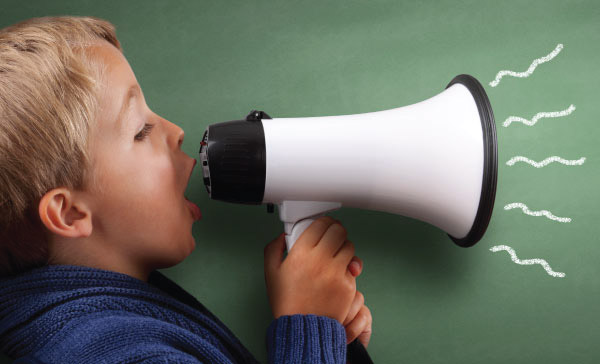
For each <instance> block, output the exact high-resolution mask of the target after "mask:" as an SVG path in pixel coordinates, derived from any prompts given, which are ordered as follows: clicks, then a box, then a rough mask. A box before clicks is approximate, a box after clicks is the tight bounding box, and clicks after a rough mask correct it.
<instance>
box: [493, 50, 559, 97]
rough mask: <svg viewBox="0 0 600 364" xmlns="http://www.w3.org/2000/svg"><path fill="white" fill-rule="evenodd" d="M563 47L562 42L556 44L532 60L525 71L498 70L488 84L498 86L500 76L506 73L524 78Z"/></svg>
mask: <svg viewBox="0 0 600 364" xmlns="http://www.w3.org/2000/svg"><path fill="white" fill-rule="evenodd" d="M562 49H563V45H562V44H558V45H557V46H556V48H554V50H553V51H552V52H551V53H550V54H548V55H547V56H544V57H541V58H538V59H536V60H534V61H533V62H532V63H531V65H530V66H529V68H528V69H527V71H525V72H514V71H507V70H502V71H500V72H498V74H496V79H494V80H493V81H492V82H490V86H492V87H496V86H498V84H499V83H500V80H501V79H502V77H504V76H506V75H508V76H513V77H519V78H525V77H529V75H531V74H532V73H533V71H534V70H535V68H536V67H537V66H538V65H539V64H542V63H544V62H548V61H549V60H551V59H552V58H554V57H556V55H557V54H558V53H560V51H561V50H562Z"/></svg>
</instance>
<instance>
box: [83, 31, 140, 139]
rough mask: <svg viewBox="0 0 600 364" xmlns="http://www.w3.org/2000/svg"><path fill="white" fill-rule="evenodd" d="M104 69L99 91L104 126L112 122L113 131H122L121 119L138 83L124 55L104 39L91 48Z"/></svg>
mask: <svg viewBox="0 0 600 364" xmlns="http://www.w3.org/2000/svg"><path fill="white" fill-rule="evenodd" d="M92 52H93V55H94V56H96V57H97V58H98V59H99V60H100V62H102V64H101V66H102V68H103V69H104V72H103V77H102V80H101V82H102V84H103V85H102V86H103V90H104V92H101V99H100V104H101V108H102V113H101V115H100V118H101V119H103V124H104V126H108V125H107V124H113V125H111V126H112V127H114V128H115V131H117V132H121V131H122V120H119V119H122V117H123V114H124V112H125V111H126V109H127V106H128V104H129V101H130V100H131V97H132V96H135V95H136V94H137V93H138V92H139V91H141V90H139V85H138V83H137V80H136V78H135V75H134V74H133V71H132V70H131V67H130V66H129V63H128V62H127V60H126V59H125V56H124V55H123V54H122V53H121V52H120V51H119V50H118V49H117V48H115V47H114V46H113V45H111V44H110V43H108V42H106V41H104V42H102V43H100V44H96V45H94V46H93V49H92Z"/></svg>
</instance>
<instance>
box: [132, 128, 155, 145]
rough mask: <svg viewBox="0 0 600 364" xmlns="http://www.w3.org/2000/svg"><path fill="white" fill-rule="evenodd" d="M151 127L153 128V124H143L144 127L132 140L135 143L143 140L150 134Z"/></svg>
mask: <svg viewBox="0 0 600 364" xmlns="http://www.w3.org/2000/svg"><path fill="white" fill-rule="evenodd" d="M153 127H154V124H144V127H143V128H142V130H141V131H140V132H139V133H137V134H136V135H135V138H134V139H135V140H136V141H142V140H144V139H145V138H146V137H147V136H148V135H149V134H150V131H151V130H152V128H153Z"/></svg>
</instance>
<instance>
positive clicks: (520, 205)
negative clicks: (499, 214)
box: [504, 202, 571, 222]
mask: <svg viewBox="0 0 600 364" xmlns="http://www.w3.org/2000/svg"><path fill="white" fill-rule="evenodd" d="M515 208H520V209H522V210H523V212H524V213H526V214H527V215H531V216H542V215H544V216H546V217H547V218H549V219H550V220H555V221H558V222H571V219H570V218H568V217H557V216H554V215H552V213H551V212H550V211H548V210H541V211H531V210H529V208H528V207H527V205H525V204H524V203H520V202H514V203H510V204H508V205H506V206H504V209H505V210H510V209H515Z"/></svg>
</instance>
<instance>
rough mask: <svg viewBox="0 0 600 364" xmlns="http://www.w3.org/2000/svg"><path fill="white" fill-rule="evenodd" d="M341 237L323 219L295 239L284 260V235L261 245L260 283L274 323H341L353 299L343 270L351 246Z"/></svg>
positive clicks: (339, 229)
mask: <svg viewBox="0 0 600 364" xmlns="http://www.w3.org/2000/svg"><path fill="white" fill-rule="evenodd" d="M346 235H347V233H346V229H344V227H343V226H342V225H341V224H339V223H337V222H336V221H335V220H334V219H333V218H331V217H329V216H323V217H320V218H318V219H317V220H315V221H314V222H313V223H312V224H311V225H310V226H309V227H308V228H307V229H306V230H305V231H304V232H303V233H302V235H300V237H299V238H298V240H297V241H296V243H295V244H294V246H293V247H292V249H291V250H290V251H289V252H288V255H287V257H286V258H285V260H283V261H282V259H283V254H284V251H285V235H284V234H281V235H279V237H277V238H276V239H275V240H273V241H272V242H271V243H269V244H267V246H266V247H265V283H266V286H267V294H268V296H269V304H270V305H271V310H272V311H273V316H274V317H275V318H279V317H280V316H284V315H294V314H313V315H319V316H327V317H331V318H333V319H335V320H337V321H338V322H340V323H342V322H343V321H344V319H345V318H346V317H347V316H348V312H349V311H350V306H351V304H352V301H353V300H354V297H355V294H356V277H355V275H354V274H353V273H352V272H353V268H350V267H349V264H350V263H351V261H353V260H356V259H354V245H353V244H352V242H350V241H348V240H346ZM359 261H360V260H359ZM354 273H356V270H354ZM358 273H360V270H359V271H358Z"/></svg>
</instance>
